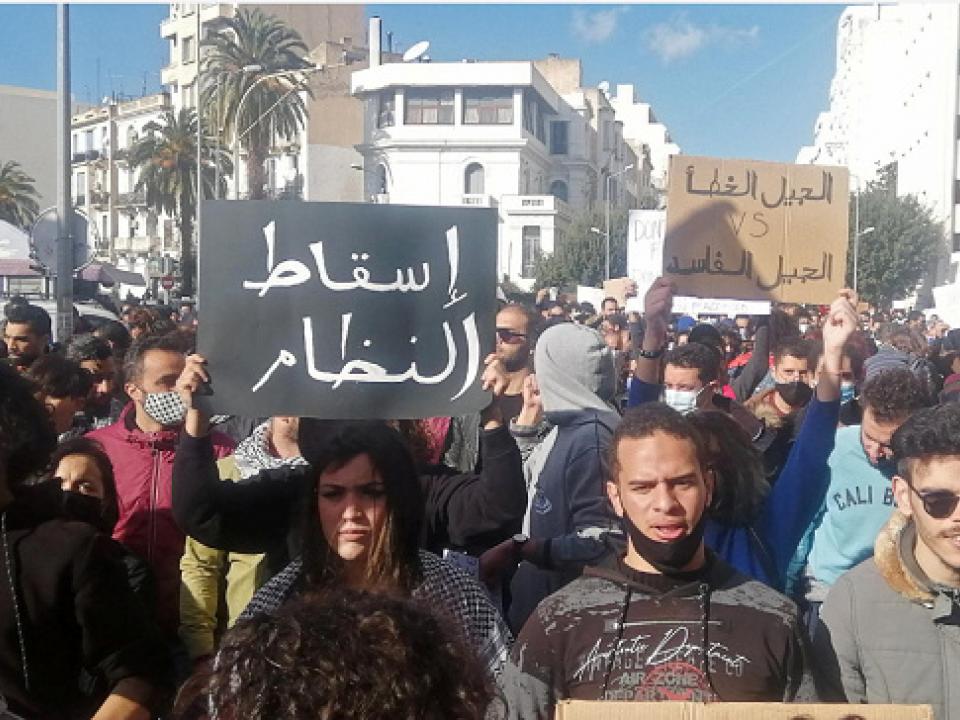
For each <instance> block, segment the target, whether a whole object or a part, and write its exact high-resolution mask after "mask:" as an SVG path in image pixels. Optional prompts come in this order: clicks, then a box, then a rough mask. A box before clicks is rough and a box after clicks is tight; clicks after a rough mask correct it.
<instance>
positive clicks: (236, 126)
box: [233, 64, 326, 200]
mask: <svg viewBox="0 0 960 720" xmlns="http://www.w3.org/2000/svg"><path fill="white" fill-rule="evenodd" d="M325 68H326V66H325V65H322V64H318V65H314V66H313V67H305V68H289V69H287V70H278V71H277V72H272V73H268V74H266V75H264V76H262V77H259V78H257V79H256V80H254V81H253V82H252V83H251V84H250V87H248V88H247V89H246V90H245V91H244V93H243V95H241V96H240V102H239V103H237V111H236V113H234V117H233V198H234V200H239V199H240V141H241V140H242V139H243V138H244V136H245V135H246V134H247V133H248V132H250V131H251V130H253V128H254V127H255V126H256V125H257V123H259V122H260V121H261V120H263V118H265V117H266V116H267V115H269V114H270V113H271V112H272V111H273V109H274V108H275V107H277V105H279V104H280V103H282V102H283V101H284V100H286V99H287V98H288V97H289V96H290V95H291V94H293V93H294V92H297V91H298V90H299V89H300V88H299V87H298V86H297V85H294V86H293V87H292V88H290V90H288V91H287V92H286V93H284V95H283V96H282V97H281V98H280V99H279V100H277V101H276V102H275V103H274V104H273V105H271V106H270V107H269V108H267V110H266V111H265V112H264V113H263V114H261V115H260V117H258V118H257V119H256V120H254V121H253V122H252V123H250V125H248V126H247V127H246V128H244V130H243V132H240V112H241V111H242V110H243V103H244V102H245V101H246V99H247V98H248V97H249V96H250V92H251V91H252V90H253V89H254V88H255V87H256V86H257V85H259V84H260V83H262V82H264V81H266V80H272V79H274V78H278V77H283V76H284V75H291V74H293V73H298V72H301V73H311V72H319V71H320V70H324V69H325ZM260 70H263V66H262V65H244V66H243V67H242V68H240V71H241V72H243V73H248V72H259V71H260Z"/></svg>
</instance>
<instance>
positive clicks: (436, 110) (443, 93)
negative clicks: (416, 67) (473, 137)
mask: <svg viewBox="0 0 960 720" xmlns="http://www.w3.org/2000/svg"><path fill="white" fill-rule="evenodd" d="M404 122H405V123H406V124H407V125H453V90H408V91H407V96H406V106H405V107H404Z"/></svg>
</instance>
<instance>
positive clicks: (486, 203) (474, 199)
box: [461, 193, 493, 207]
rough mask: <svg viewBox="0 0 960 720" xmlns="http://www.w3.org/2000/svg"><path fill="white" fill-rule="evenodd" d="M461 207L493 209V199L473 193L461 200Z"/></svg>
mask: <svg viewBox="0 0 960 720" xmlns="http://www.w3.org/2000/svg"><path fill="white" fill-rule="evenodd" d="M461 202H462V204H463V205H469V206H471V207H493V198H492V197H490V196H489V195H478V194H475V193H471V194H467V195H464V196H463V197H462V198H461Z"/></svg>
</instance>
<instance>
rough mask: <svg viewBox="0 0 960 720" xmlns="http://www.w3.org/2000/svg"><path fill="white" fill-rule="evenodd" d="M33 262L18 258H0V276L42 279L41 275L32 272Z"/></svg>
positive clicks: (34, 263)
mask: <svg viewBox="0 0 960 720" xmlns="http://www.w3.org/2000/svg"><path fill="white" fill-rule="evenodd" d="M36 264H37V263H36V261H34V260H23V259H20V258H0V276H3V277H42V276H43V273H42V272H40V271H39V270H34V269H33V266H35V265H36Z"/></svg>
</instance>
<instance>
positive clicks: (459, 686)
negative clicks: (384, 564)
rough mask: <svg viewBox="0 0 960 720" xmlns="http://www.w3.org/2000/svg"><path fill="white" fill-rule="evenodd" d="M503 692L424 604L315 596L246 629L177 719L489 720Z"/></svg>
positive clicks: (183, 698)
mask: <svg viewBox="0 0 960 720" xmlns="http://www.w3.org/2000/svg"><path fill="white" fill-rule="evenodd" d="M493 696H494V695H493V688H492V685H491V684H490V680H489V679H488V677H487V675H486V673H485V672H484V670H483V668H482V667H481V665H480V662H479V660H478V659H477V656H476V655H475V653H473V652H472V651H471V650H470V649H469V648H468V647H467V646H466V645H465V643H464V642H463V639H462V637H461V636H460V635H459V634H457V633H456V631H455V629H454V628H453V627H452V626H450V625H449V624H448V623H446V622H444V619H443V618H442V617H440V616H438V615H436V614H435V613H434V612H432V610H431V608H428V607H424V606H423V605H421V604H419V603H418V602H417V601H415V600H411V599H404V598H398V597H391V596H389V595H385V594H380V593H370V592H360V591H355V590H339V591H336V592H332V591H328V592H323V593H312V594H307V595H305V596H303V597H302V598H298V599H296V600H292V601H290V602H288V603H285V604H284V605H283V606H281V608H280V609H279V610H277V611H275V612H272V613H265V614H261V615H258V616H256V617H254V618H251V619H248V620H241V621H240V622H238V623H237V625H236V626H235V627H233V628H232V629H231V630H229V631H228V632H227V633H226V635H224V637H223V641H222V643H221V644H220V648H219V652H218V653H217V662H216V663H215V664H214V665H213V666H212V668H211V669H210V670H205V671H200V672H199V673H198V674H196V675H195V676H194V677H193V678H192V679H191V680H190V681H188V682H187V684H186V685H185V686H184V689H183V690H181V693H180V697H179V698H178V699H177V703H176V708H175V711H174V716H175V717H176V718H179V720H186V719H187V718H195V717H197V716H200V717H206V713H207V712H208V709H209V708H211V707H213V708H216V709H217V717H218V718H221V720H276V719H278V718H283V719H284V720H313V719H314V718H328V719H330V720H347V719H348V718H357V719H360V718H362V719H363V720H394V719H395V718H397V719H401V718H418V719H422V720H482V719H483V718H484V716H485V714H486V711H487V707H488V705H489V704H490V702H491V700H492V699H493Z"/></svg>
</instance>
